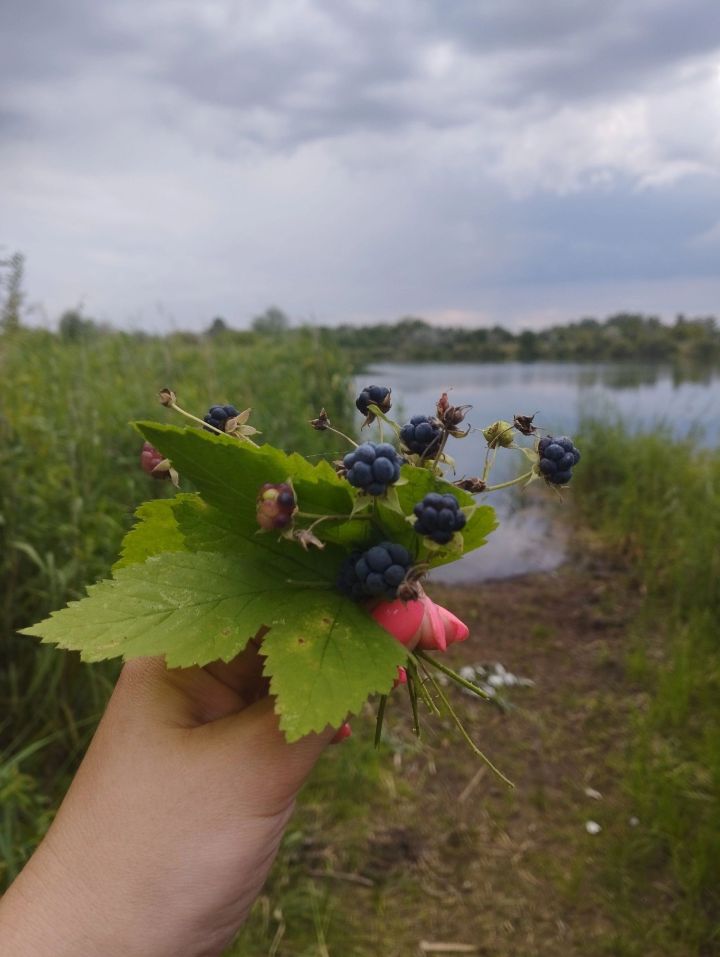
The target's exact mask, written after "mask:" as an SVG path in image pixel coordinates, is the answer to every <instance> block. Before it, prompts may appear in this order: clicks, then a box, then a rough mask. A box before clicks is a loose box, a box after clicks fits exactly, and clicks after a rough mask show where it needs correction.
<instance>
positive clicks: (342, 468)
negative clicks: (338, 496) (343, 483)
mask: <svg viewBox="0 0 720 957" xmlns="http://www.w3.org/2000/svg"><path fill="white" fill-rule="evenodd" d="M332 467H333V468H334V469H335V471H336V472H337V474H338V475H339V476H340V478H345V476H346V475H347V473H348V470H347V467H346V465H345V463H344V462H343V460H342V459H335V461H334V462H333V463H332Z"/></svg>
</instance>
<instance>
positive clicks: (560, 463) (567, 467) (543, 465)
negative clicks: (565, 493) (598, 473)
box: [538, 435, 580, 485]
mask: <svg viewBox="0 0 720 957" xmlns="http://www.w3.org/2000/svg"><path fill="white" fill-rule="evenodd" d="M538 455H539V456H540V462H539V463H538V468H539V469H540V472H541V474H542V476H543V478H544V479H545V480H546V481H547V482H552V484H553V485H567V483H568V482H569V481H570V479H571V478H572V470H573V468H574V467H575V466H576V465H577V464H578V462H579V461H580V452H579V451H578V450H577V449H576V448H575V446H574V445H573V442H572V439H570V438H568V437H567V435H560V436H558V437H557V438H554V437H553V436H552V435H546V436H543V438H542V439H540V441H539V442H538Z"/></svg>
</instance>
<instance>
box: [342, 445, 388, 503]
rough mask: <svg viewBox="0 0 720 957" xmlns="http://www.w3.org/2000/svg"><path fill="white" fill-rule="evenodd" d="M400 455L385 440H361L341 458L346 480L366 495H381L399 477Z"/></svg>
mask: <svg viewBox="0 0 720 957" xmlns="http://www.w3.org/2000/svg"><path fill="white" fill-rule="evenodd" d="M400 463H401V459H400V456H399V455H398V454H397V452H396V451H395V449H394V448H393V447H392V445H390V444H389V443H387V442H378V443H375V442H363V444H362V445H358V447H357V448H356V449H354V450H353V451H352V452H348V454H347V455H346V456H345V458H344V459H343V464H344V466H345V468H346V469H347V480H348V482H349V483H350V484H351V485H354V486H355V488H360V489H362V490H363V491H364V492H367V493H368V495H382V494H383V492H384V491H385V490H386V489H387V487H388V485H392V484H393V482H397V480H398V479H399V478H400Z"/></svg>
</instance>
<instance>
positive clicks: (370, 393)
mask: <svg viewBox="0 0 720 957" xmlns="http://www.w3.org/2000/svg"><path fill="white" fill-rule="evenodd" d="M391 391H392V390H391V389H389V388H388V387H387V386H385V385H366V386H365V388H364V389H363V390H362V392H361V393H360V395H359V396H358V397H357V399H356V400H355V406H356V408H357V409H358V411H359V412H362V414H363V415H372V413H371V412H370V410H369V408H368V407H369V406H371V405H376V406H377V407H378V408H379V409H382V411H383V412H389V411H390V406H391V404H392V403H391V400H390V392H391ZM373 418H374V416H373Z"/></svg>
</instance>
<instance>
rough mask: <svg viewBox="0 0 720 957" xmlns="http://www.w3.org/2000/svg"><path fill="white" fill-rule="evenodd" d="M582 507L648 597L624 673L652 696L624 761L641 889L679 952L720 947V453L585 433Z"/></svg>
mask: <svg viewBox="0 0 720 957" xmlns="http://www.w3.org/2000/svg"><path fill="white" fill-rule="evenodd" d="M582 432H583V441H582V446H583V449H584V461H583V467H582V468H581V469H578V472H577V479H576V482H577V486H576V492H577V502H578V507H579V508H580V510H581V512H582V516H583V518H584V519H585V521H586V522H588V523H589V524H590V525H591V526H593V527H594V528H595V529H596V530H597V531H598V532H599V533H600V534H601V535H602V536H603V538H604V539H605V540H606V541H607V542H608V543H609V544H610V545H611V546H613V547H614V548H615V549H620V550H622V551H623V552H624V554H625V555H626V556H627V557H628V559H629V560H630V562H631V567H632V568H633V569H635V571H636V572H637V574H638V575H639V577H640V584H641V587H642V588H643V589H644V590H645V592H646V600H645V602H644V608H643V612H642V614H641V616H640V619H639V620H638V621H637V622H636V626H635V635H634V636H633V639H634V640H633V641H632V645H631V648H630V657H629V664H630V666H631V668H632V669H633V673H634V676H635V677H636V678H637V679H638V680H639V681H641V682H642V684H643V685H644V686H645V688H646V689H647V690H648V691H649V699H648V700H649V703H648V705H647V708H646V709H644V710H643V711H641V713H640V715H639V717H638V720H637V726H636V728H635V732H634V739H633V742H632V745H631V748H630V752H629V756H628V761H629V768H628V786H629V789H630V791H631V794H632V796H633V801H634V806H635V807H637V809H638V810H637V815H638V817H639V818H640V821H641V827H640V828H638V831H639V834H638V837H637V840H636V842H635V846H634V847H633V848H632V854H629V855H626V856H625V861H626V863H627V861H628V860H633V859H634V861H635V864H636V871H635V874H634V876H635V878H636V880H637V885H636V886H641V885H642V883H643V881H646V880H648V879H650V880H658V879H663V878H665V879H668V880H670V881H671V882H672V883H673V885H674V887H675V888H676V889H677V890H678V891H679V892H680V893H679V895H677V896H676V897H675V904H674V906H673V909H672V910H671V912H670V913H669V914H668V920H669V923H670V924H671V926H672V930H673V932H674V933H675V934H676V935H677V937H678V939H679V940H680V941H682V942H683V946H684V947H685V948H691V950H683V951H682V952H683V953H690V952H692V953H697V954H705V953H710V952H715V953H716V952H717V950H714V949H713V948H720V932H719V931H718V927H720V450H717V449H715V450H708V449H703V448H701V447H700V446H699V444H698V443H697V442H696V441H694V440H693V439H687V440H684V441H674V440H673V439H672V437H671V436H670V435H669V433H668V432H665V431H660V432H658V433H656V434H649V435H641V436H636V435H633V434H632V433H631V432H630V431H629V430H628V429H627V428H626V427H625V426H623V425H622V424H619V423H616V424H614V425H608V424H607V423H606V422H602V423H601V422H597V421H587V422H585V423H584V425H583V427H582Z"/></svg>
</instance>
